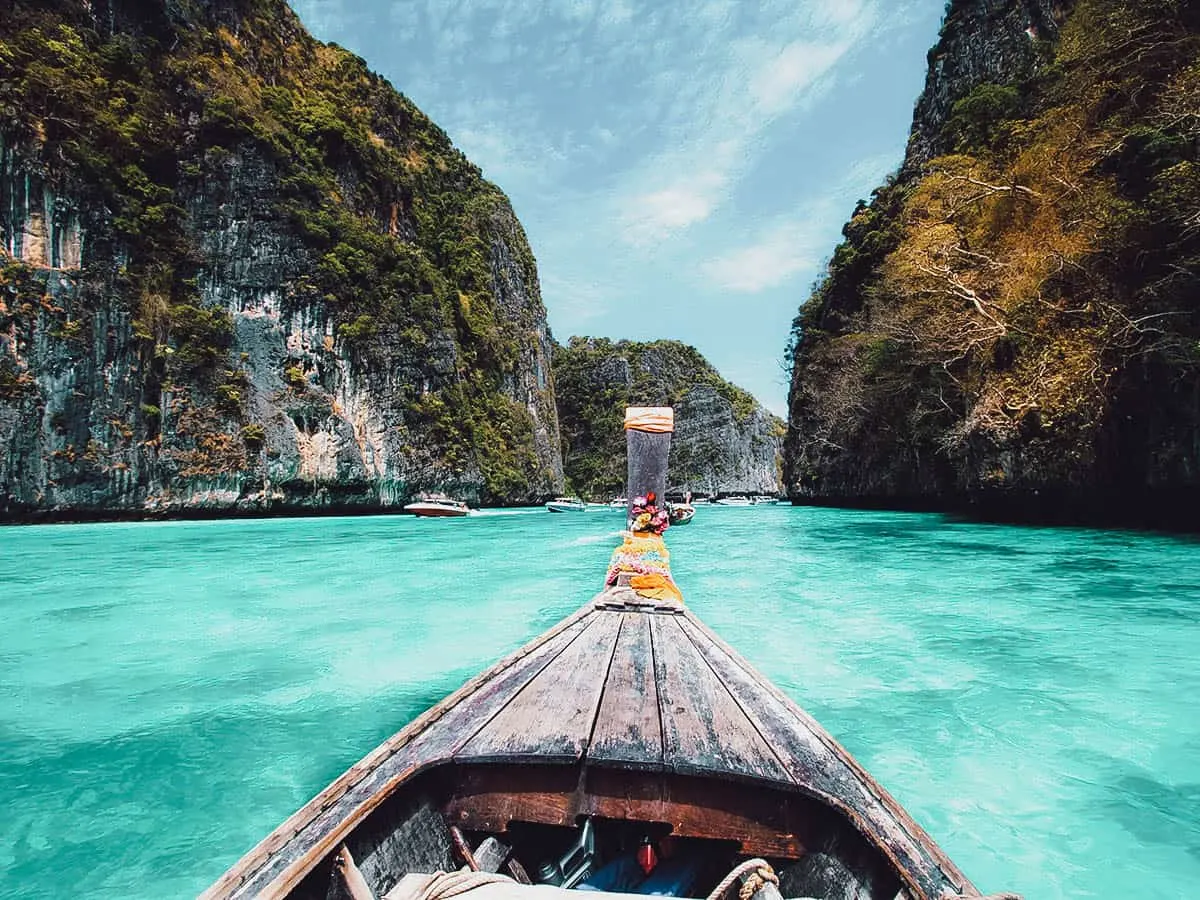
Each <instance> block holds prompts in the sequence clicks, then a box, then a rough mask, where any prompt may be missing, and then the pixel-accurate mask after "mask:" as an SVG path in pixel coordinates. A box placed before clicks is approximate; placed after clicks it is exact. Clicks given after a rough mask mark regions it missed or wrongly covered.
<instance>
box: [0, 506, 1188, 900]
mask: <svg viewBox="0 0 1200 900" xmlns="http://www.w3.org/2000/svg"><path fill="white" fill-rule="evenodd" d="M620 522H621V518H620V515H619V513H617V514H613V513H599V512H597V513H588V514H576V515H565V516H551V515H548V514H547V513H545V512H543V511H540V510H538V511H528V512H505V513H495V514H485V515H480V516H477V517H472V518H470V519H466V520H456V521H449V520H443V521H436V520H415V519H410V518H403V517H372V518H353V519H292V520H264V521H226V522H205V523H178V522H177V523H161V524H119V525H111V524H110V525H67V526H49V527H31V528H9V529H2V530H0V548H2V551H3V552H2V556H0V558H2V560H3V565H2V566H0V617H2V618H0V622H2V624H0V896H3V897H21V898H48V897H65V896H76V897H78V896H87V897H112V898H140V897H145V898H160V897H175V896H179V897H186V896H191V895H194V894H196V893H197V892H198V891H200V890H201V889H203V888H204V887H205V886H207V884H208V883H209V882H211V881H212V880H213V879H215V878H216V877H217V876H218V875H220V874H221V872H222V871H223V870H224V869H225V868H226V867H227V866H229V865H230V864H231V863H232V862H234V860H236V859H237V858H238V857H239V856H240V855H241V853H242V852H244V851H245V850H246V849H248V848H249V847H250V846H251V845H253V844H254V843H256V842H257V841H258V840H259V839H260V838H261V837H262V836H263V835H264V834H266V833H267V832H268V831H269V830H270V829H272V828H273V827H274V826H275V825H277V824H278V823H279V822H280V821H281V820H282V819H283V818H285V817H286V816H287V815H288V814H290V813H291V812H292V811H293V810H294V809H296V808H297V807H298V806H300V805H301V804H302V803H303V802H304V801H305V800H307V799H308V798H309V797H310V796H312V795H313V794H314V793H315V792H316V791H318V790H319V789H320V788H321V787H323V786H324V785H325V784H326V783H327V782H329V781H330V780H331V779H333V778H334V777H335V776H337V775H338V774H339V773H340V772H341V771H342V770H343V769H345V768H346V767H347V766H348V765H350V764H351V763H353V762H354V761H356V760H357V759H358V758H359V757H361V756H362V755H363V754H365V753H366V752H367V751H368V750H370V749H371V748H372V747H373V746H374V745H375V744H377V743H378V742H379V741H380V740H382V739H383V738H384V737H386V736H387V735H389V734H391V733H392V732H394V731H395V730H397V729H398V728H400V727H401V726H402V725H404V724H405V723H406V722H407V721H408V720H409V719H411V718H412V717H413V716H415V715H416V714H417V713H419V712H420V711H422V710H423V709H425V708H427V707H428V706H430V705H431V704H432V703H434V702H436V701H437V700H438V699H440V698H441V697H442V696H443V695H445V694H446V693H448V692H449V691H451V690H453V689H454V688H456V687H457V686H458V685H459V684H460V683H461V682H462V681H464V680H465V679H466V678H468V677H469V676H471V675H473V674H474V673H475V672H477V671H478V670H480V669H481V668H482V667H484V666H485V665H487V664H488V663H490V662H492V661H493V660H495V659H496V658H498V657H499V656H501V655H502V654H504V653H506V652H507V651H509V650H511V649H513V648H515V647H517V646H518V645H520V644H521V643H523V642H524V641H525V640H526V639H528V638H530V637H532V636H533V635H535V634H537V633H538V632H540V631H541V630H543V629H545V628H547V627H548V626H550V625H551V624H553V623H554V622H555V621H557V620H558V619H559V618H560V617H562V616H563V615H565V614H567V613H569V612H571V611H573V610H574V609H575V608H576V607H578V606H579V605H580V604H581V603H583V602H584V601H586V600H588V599H589V598H590V596H591V595H592V594H593V592H594V590H595V589H596V588H597V586H598V583H599V581H600V580H601V576H602V572H603V570H604V567H605V564H606V561H607V558H608V554H609V552H610V550H611V548H612V546H613V545H614V543H615V540H616V532H617V529H618V528H619V526H620ZM668 537H669V539H670V546H671V548H672V551H673V556H674V566H675V572H676V576H677V580H678V581H679V583H680V585H681V587H682V588H683V591H684V594H685V597H686V598H687V600H688V602H689V603H690V605H691V606H692V608H693V609H694V610H695V611H696V612H697V613H698V614H699V615H700V616H701V617H702V618H703V619H705V620H706V621H707V623H708V624H709V625H710V626H712V627H713V628H714V629H715V630H716V631H718V632H719V633H720V634H721V635H722V636H724V637H725V639H726V640H727V641H729V642H730V643H731V644H733V645H734V646H735V647H736V648H737V649H738V650H740V651H741V652H742V653H743V654H744V655H745V656H746V657H748V658H749V659H750V660H751V661H752V662H753V663H755V664H756V665H757V666H758V667H759V668H760V669H761V670H762V671H763V672H765V673H766V674H767V675H768V676H770V677H771V678H772V679H774V680H775V681H776V683H777V684H779V685H780V687H782V688H783V689H784V690H785V691H787V692H788V693H790V694H791V695H792V696H793V697H794V698H795V699H796V700H797V701H799V702H800V703H801V704H802V705H803V706H805V707H806V708H807V709H808V710H809V711H810V712H812V713H813V714H815V715H816V716H817V718H818V719H820V720H821V722H822V723H823V724H824V725H825V726H826V727H827V728H828V729H829V730H830V731H831V732H833V734H834V735H835V736H836V737H838V738H839V739H840V740H841V741H842V742H843V743H844V744H845V745H847V746H848V747H849V749H850V750H851V751H852V752H853V753H854V754H856V755H857V756H858V757H859V759H860V760H861V761H862V762H863V763H864V764H865V765H866V766H867V767H868V768H869V769H870V770H871V771H872V772H873V773H874V774H875V775H876V777H877V778H878V779H879V780H880V781H881V782H882V783H883V784H884V785H886V786H887V787H888V788H889V789H890V790H891V791H892V793H894V794H895V795H896V796H897V797H898V799H899V800H900V801H901V802H902V803H904V804H905V805H906V806H907V807H908V809H909V810H910V811H911V812H912V813H913V815H914V816H915V818H916V819H917V820H918V821H920V822H921V823H922V824H924V825H925V826H926V827H927V829H928V830H929V831H930V832H931V833H932V834H933V835H934V837H935V838H936V839H937V840H938V841H939V842H940V843H941V844H942V846H943V847H944V848H945V849H946V850H947V851H948V852H949V854H950V855H951V857H953V858H954V859H955V861H956V862H958V864H959V865H960V866H961V867H962V868H963V869H964V870H965V871H966V873H967V874H968V875H969V876H970V877H971V878H972V879H973V880H974V881H975V882H976V884H977V885H978V886H979V887H980V888H981V889H983V890H984V892H985V893H986V892H988V891H999V890H1002V889H1003V890H1016V891H1020V892H1023V893H1024V894H1025V895H1026V897H1027V898H1029V900H1040V898H1046V900H1051V898H1063V897H1104V898H1114V900H1116V898H1120V900H1131V898H1145V900H1156V898H1190V897H1200V542H1198V541H1197V540H1196V539H1194V538H1187V537H1172V536H1164V535H1154V534H1142V533H1129V532H1116V531H1089V530H1082V529H1078V530H1077V529H1061V528H1017V527H1005V526H995V525H977V524H964V523H960V522H955V521H952V520H948V519H946V518H943V517H940V516H936V515H923V514H895V513H875V512H855V511H839V510H821V509H793V508H790V507H758V508H754V509H723V508H701V510H700V512H699V513H698V514H697V517H696V521H695V523H694V524H693V525H691V526H689V527H688V528H679V529H674V530H672V531H671V532H670V533H669V535H668Z"/></svg>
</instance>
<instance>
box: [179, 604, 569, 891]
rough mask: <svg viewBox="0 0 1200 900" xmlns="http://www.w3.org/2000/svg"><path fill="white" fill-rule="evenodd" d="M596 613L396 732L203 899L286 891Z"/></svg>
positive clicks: (553, 633) (545, 637)
mask: <svg viewBox="0 0 1200 900" xmlns="http://www.w3.org/2000/svg"><path fill="white" fill-rule="evenodd" d="M591 614H592V609H591V607H584V608H582V609H580V610H579V611H578V612H577V613H575V614H574V615H572V616H569V617H568V618H566V619H564V620H563V621H562V622H560V623H559V624H558V625H556V626H555V627H554V628H552V629H550V630H549V631H547V632H546V633H545V634H542V635H540V636H539V637H537V638H535V639H534V640H532V641H530V642H529V643H528V644H526V645H525V646H524V647H521V648H520V649H519V650H517V651H515V652H513V653H512V654H510V655H509V656H507V657H505V658H504V659H502V660H501V661H500V662H498V663H497V664H496V665H494V666H492V667H490V668H489V669H487V670H485V671H484V672H481V673H480V674H479V675H477V676H475V677H474V678H472V679H471V680H470V681H468V682H467V683H466V684H464V685H463V686H462V687H461V688H459V689H458V690H457V691H455V692H454V693H453V694H451V695H450V696H449V697H447V698H446V699H445V700H443V701H442V702H441V703H438V704H437V705H436V706H434V707H433V708H431V709H430V710H428V711H427V712H425V713H423V714H421V715H420V716H418V717H417V718H416V719H414V720H413V721H412V722H410V723H409V724H408V725H406V726H405V727H404V728H403V729H401V730H400V731H399V732H397V733H396V734H395V735H393V736H392V737H390V738H388V740H386V741H384V742H383V743H382V744H380V745H379V746H378V747H376V748H375V749H374V750H373V751H371V752H370V753H369V754H367V756H365V757H364V758H363V759H362V760H360V761H359V762H357V763H355V764H354V765H353V766H351V767H350V768H349V769H348V770H347V771H346V772H345V773H343V774H342V775H341V776H339V777H338V778H337V779H336V780H335V781H334V782H333V783H332V784H330V785H329V786H328V787H326V788H325V789H324V790H323V791H321V793H319V794H318V795H317V796H316V797H314V798H313V799H312V800H310V801H309V802H308V803H306V804H305V805H304V806H303V807H301V808H300V809H299V810H297V811H296V812H295V813H293V814H292V815H291V816H290V817H288V819H287V820H286V821H285V822H284V823H283V824H282V825H280V826H279V827H278V828H276V829H275V830H274V831H273V832H271V834H269V835H267V837H265V838H264V839H263V840H262V841H261V842H260V843H259V844H258V845H257V846H256V847H254V848H253V849H252V850H251V851H250V852H248V853H247V854H246V855H245V856H243V857H242V858H241V860H239V861H238V863H237V864H235V865H234V866H233V867H232V868H231V869H229V871H227V872H226V873H225V874H224V875H223V876H222V877H221V878H220V879H219V880H218V881H217V882H215V883H214V884H213V885H212V886H210V887H209V888H208V889H207V890H206V891H205V892H204V894H202V895H201V897H202V898H203V900H219V898H226V897H263V898H264V900H270V898H278V897H284V896H286V895H287V893H288V891H290V890H291V888H292V887H294V886H295V884H296V883H298V882H299V881H300V879H301V878H303V877H304V875H305V874H306V873H307V872H308V871H309V870H310V869H312V867H313V866H315V865H316V863H317V862H319V861H320V860H321V859H323V858H324V857H325V856H326V855H327V854H329V853H330V852H331V851H332V850H333V849H334V847H335V846H336V845H337V844H338V843H339V842H340V841H341V840H342V838H344V837H345V836H346V835H347V834H348V833H349V832H350V831H351V830H352V829H353V828H354V827H355V826H356V825H357V824H358V823H359V822H361V821H362V819H363V818H365V817H366V816H367V815H368V814H369V813H370V812H371V811H372V810H374V809H375V808H376V807H378V806H379V804H380V803H382V802H383V801H384V800H385V799H386V798H387V797H388V796H389V795H390V794H391V792H392V791H393V790H394V789H395V788H396V787H398V786H399V785H400V784H402V783H403V782H405V781H407V780H408V779H409V778H411V777H413V776H414V775H416V774H417V773H418V772H420V771H422V770H424V769H426V768H428V767H429V766H430V765H435V764H437V763H438V762H441V761H444V760H445V759H448V758H449V755H450V753H451V752H452V751H453V750H454V749H455V748H456V747H457V746H458V745H459V743H461V741H465V740H466V739H467V738H468V737H469V736H470V734H469V733H468V734H466V735H463V734H462V733H461V731H460V730H459V729H460V728H462V727H464V726H466V725H467V723H469V722H471V721H476V720H486V719H487V718H490V715H491V714H492V713H493V712H494V711H496V710H498V709H499V708H501V707H502V706H503V704H504V702H505V701H506V700H507V696H506V694H507V693H510V692H511V691H517V690H519V689H520V687H521V686H523V685H524V684H525V682H526V681H528V680H529V679H530V678H532V677H533V676H534V675H535V674H537V672H538V671H540V670H541V667H542V666H544V665H545V664H546V662H547V661H548V659H549V658H552V657H553V656H554V655H555V654H556V653H557V652H558V651H560V650H561V649H562V648H563V647H564V646H567V645H569V644H570V642H571V641H573V640H574V639H575V638H577V637H578V636H579V635H580V634H581V633H582V631H583V629H584V628H586V626H587V621H588V617H589V616H591ZM505 686H507V687H505ZM510 689H511V690H510ZM460 739H461V740H460Z"/></svg>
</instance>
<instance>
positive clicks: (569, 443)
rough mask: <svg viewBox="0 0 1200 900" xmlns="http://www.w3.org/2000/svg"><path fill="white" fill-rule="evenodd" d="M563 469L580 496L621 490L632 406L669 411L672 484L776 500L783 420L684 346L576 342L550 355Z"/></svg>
mask: <svg viewBox="0 0 1200 900" xmlns="http://www.w3.org/2000/svg"><path fill="white" fill-rule="evenodd" d="M554 373H555V379H556V388H557V397H558V416H559V422H560V423H561V426H562V435H563V462H564V468H565V470H566V474H567V480H568V482H569V484H570V485H571V486H572V487H573V489H574V490H576V491H579V492H580V493H581V494H583V495H584V496H586V497H588V498H590V499H592V500H606V499H609V498H611V497H613V496H617V495H619V494H621V493H623V492H624V490H625V435H624V431H623V430H622V422H623V419H624V415H625V407H627V406H631V405H633V406H643V405H644V406H673V407H674V408H675V434H674V436H673V438H672V440H671V458H670V471H669V476H668V477H669V482H668V483H669V486H670V489H671V490H672V491H673V492H683V491H692V492H693V493H694V494H698V495H700V494H719V493H720V494H725V493H735V492H736V493H755V494H760V493H761V494H777V493H780V492H781V491H782V485H781V482H780V468H779V466H780V461H779V460H780V457H779V453H780V443H781V439H782V435H783V423H782V422H780V421H779V419H777V418H776V417H775V416H773V415H771V414H770V413H769V412H767V410H765V409H763V407H762V406H761V405H759V403H758V402H757V401H756V400H755V399H754V398H753V397H752V396H751V395H750V394H748V393H747V392H746V391H743V390H742V389H741V388H739V387H737V386H736V385H732V384H730V383H729V382H727V381H725V380H724V379H723V378H721V376H720V375H719V374H718V373H717V371H716V370H715V369H714V368H713V367H712V366H711V365H709V364H708V362H707V361H706V360H705V359H704V357H703V356H701V355H700V354H699V353H698V352H696V350H695V348H693V347H689V346H687V345H686V344H681V343H679V342H678V341H654V342H652V343H637V342H634V341H617V342H613V341H609V340H606V339H603V338H580V337H573V338H571V340H570V342H569V344H568V345H567V346H565V347H563V346H559V347H556V348H555V352H554Z"/></svg>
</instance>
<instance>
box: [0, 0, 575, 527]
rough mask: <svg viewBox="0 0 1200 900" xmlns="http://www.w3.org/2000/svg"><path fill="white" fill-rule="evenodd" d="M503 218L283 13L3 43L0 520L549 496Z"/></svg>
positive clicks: (454, 164)
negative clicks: (419, 498)
mask: <svg viewBox="0 0 1200 900" xmlns="http://www.w3.org/2000/svg"><path fill="white" fill-rule="evenodd" d="M551 355H552V342H551V339H550V336H549V331H548V329H547V326H546V321H545V312H544V309H543V306H542V301H541V297H540V293H539V288H538V280H537V270H536V266H535V263H534V260H533V257H532V254H531V253H530V250H529V247H528V245H527V243H526V240H525V235H524V233H523V231H522V229H521V226H520V223H519V222H518V221H517V219H516V217H515V216H514V215H513V212H512V210H511V208H510V207H509V204H508V201H507V199H506V198H505V197H504V195H503V194H502V193H501V192H500V191H499V190H498V189H497V188H495V187H494V186H493V185H491V184H490V183H488V182H487V181H485V180H484V179H483V178H482V177H481V174H480V172H479V170H478V169H477V168H476V167H475V166H474V165H472V164H471V163H470V162H469V161H468V160H467V159H466V158H465V157H464V156H463V155H462V154H461V153H460V152H458V151H457V150H456V149H455V148H454V147H453V146H452V145H451V143H450V141H449V140H448V139H447V137H446V135H445V134H444V133H443V132H442V131H441V130H440V129H438V128H437V126H436V125H434V124H433V123H432V122H430V121H429V120H428V119H427V118H426V117H425V116H424V115H423V114H422V113H421V112H420V110H418V109H416V108H415V107H414V106H413V105H412V103H410V102H409V101H408V100H407V98H405V97H403V96H402V95H400V94H398V93H397V92H396V91H394V90H393V89H392V88H391V86H390V85H388V84H387V83H386V82H385V81H383V80H382V79H380V78H379V77H378V76H376V75H374V74H372V73H371V72H369V71H368V70H367V68H366V66H365V65H364V63H363V61H362V60H360V59H358V58H356V57H355V56H353V55H352V54H350V53H347V52H346V51H345V50H342V49H341V48H338V47H336V46H332V45H324V44H321V43H319V42H317V41H315V40H314V39H312V38H311V37H310V36H309V35H308V34H307V33H306V32H305V31H304V29H303V28H302V27H301V25H300V23H299V22H298V20H297V19H296V17H295V16H294V15H293V14H292V12H291V11H290V9H289V8H288V7H287V5H286V4H285V3H284V2H283V0H188V2H177V0H147V2H138V3H134V2H126V0H101V2H87V3H85V2H82V0H80V2H67V0H62V2H55V3H49V4H46V3H27V2H20V0H18V2H16V3H10V4H7V5H6V8H5V11H4V13H3V14H2V15H0V518H9V519H16V518H36V517H41V516H59V517H84V516H99V517H108V516H121V515H141V514H146V513H166V514H189V513H202V512H203V513H211V514H221V513H228V512H234V511H245V512H259V511H274V512H287V511H304V510H318V509H338V510H371V509H378V508H384V507H389V506H394V505H397V504H400V503H402V502H403V501H404V500H405V499H406V498H408V497H409V496H411V495H412V494H414V493H416V492H418V491H420V490H423V489H428V488H442V489H446V490H449V491H451V492H453V493H455V494H456V495H459V496H462V497H463V498H464V499H469V500H472V501H491V502H516V501H522V500H533V499H537V498H539V497H542V496H544V495H546V494H550V493H553V492H555V491H558V490H560V489H561V486H562V467H561V457H560V455H559V435H558V424H557V415H556V411H555V406H554V394H553V381H552V375H551V368H550V367H551Z"/></svg>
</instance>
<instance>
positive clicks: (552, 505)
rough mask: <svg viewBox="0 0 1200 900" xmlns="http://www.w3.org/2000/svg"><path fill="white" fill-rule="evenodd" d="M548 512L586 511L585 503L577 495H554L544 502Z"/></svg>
mask: <svg viewBox="0 0 1200 900" xmlns="http://www.w3.org/2000/svg"><path fill="white" fill-rule="evenodd" d="M546 509H548V510H550V512H557V513H565V512H587V504H586V503H584V502H583V501H582V500H580V499H579V498H578V497H555V498H554V499H553V500H551V501H550V502H549V503H547V504H546Z"/></svg>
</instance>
